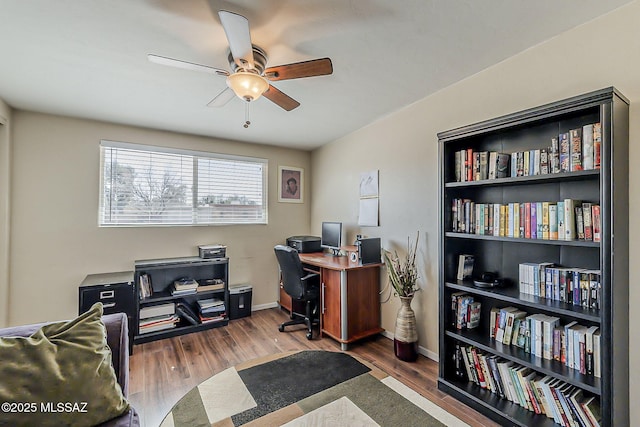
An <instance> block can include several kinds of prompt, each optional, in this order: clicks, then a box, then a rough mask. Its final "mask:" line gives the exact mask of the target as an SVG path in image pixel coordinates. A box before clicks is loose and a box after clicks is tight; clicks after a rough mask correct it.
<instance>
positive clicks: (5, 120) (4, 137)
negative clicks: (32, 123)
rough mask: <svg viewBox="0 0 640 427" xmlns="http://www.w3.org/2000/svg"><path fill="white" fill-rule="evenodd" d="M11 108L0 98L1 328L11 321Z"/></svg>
mask: <svg viewBox="0 0 640 427" xmlns="http://www.w3.org/2000/svg"><path fill="white" fill-rule="evenodd" d="M10 123H11V109H10V108H9V106H8V105H7V104H6V103H5V102H4V101H2V100H1V99H0V328H1V327H3V326H6V325H7V324H8V322H9V241H10V233H9V224H10V217H9V201H10V191H9V189H10V182H11V181H10V179H11V167H10V166H11V132H10V130H9V129H10Z"/></svg>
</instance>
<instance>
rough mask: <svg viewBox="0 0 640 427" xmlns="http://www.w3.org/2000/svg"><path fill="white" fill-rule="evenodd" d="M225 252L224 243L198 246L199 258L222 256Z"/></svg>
mask: <svg viewBox="0 0 640 427" xmlns="http://www.w3.org/2000/svg"><path fill="white" fill-rule="evenodd" d="M226 254H227V247H226V246H224V245H202V246H198V255H199V256H200V258H224V257H225V256H226Z"/></svg>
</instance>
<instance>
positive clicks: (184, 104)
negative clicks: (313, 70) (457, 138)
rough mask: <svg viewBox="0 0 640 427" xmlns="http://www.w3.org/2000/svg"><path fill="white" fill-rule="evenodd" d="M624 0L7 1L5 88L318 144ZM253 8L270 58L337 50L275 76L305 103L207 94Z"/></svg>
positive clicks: (18, 95) (6, 93)
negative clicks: (240, 19)
mask: <svg viewBox="0 0 640 427" xmlns="http://www.w3.org/2000/svg"><path fill="white" fill-rule="evenodd" d="M625 3H629V1H628V0H608V1H606V2H603V1H601V0H563V1H557V0H537V1H531V0H486V1H477V0H431V1H429V0H403V1H388V0H350V1H348V0H297V1H296V0H253V1H249V0H235V1H233V0H229V1H218V0H210V1H207V0H180V1H177V0H56V1H53V0H0V58H1V60H0V98H1V99H3V100H5V101H6V102H7V103H8V104H9V105H11V106H12V107H15V108H18V109H25V110H31V111H39V112H46V113H54V114H61V115H68V116H74V117H82V118H89V119H97V120H105V121H109V122H115V123H123V124H131V125H137V126H144V127H150V128H156V129H163V130H170V131H176V132H185V133H192V134H197V135H206V136H212V137H218V138H223V139H231V140H239V141H249V142H256V143H265V144H275V145H281V146H289V147H296V148H303V149H313V148H315V147H318V146H320V145H322V144H325V143H327V142H330V141H333V140H335V139H337V138H340V137H341V136H343V135H345V134H348V133H350V132H353V131H354V130H356V129H358V128H361V127H362V126H365V125H367V124H368V123H371V122H373V121H375V120H377V119H379V118H381V117H384V116H386V115H388V114H390V113H392V112H394V111H397V110H399V109H401V108H403V107H404V106H406V105H409V104H411V103H413V102H416V101H418V100H419V99H421V98H424V97H425V96H428V95H429V94H431V93H434V92H436V91H438V90H439V89H442V88H444V87H446V86H448V85H450V84H452V83H454V82H456V81H459V80H461V79H464V78H465V77H468V76H470V75H473V74H475V73H477V72H479V71H481V70H483V69H485V68H487V67H489V66H491V65H493V64H496V63H498V62H500V61H502V60H504V59H506V58H508V57H510V56H513V55H515V54H517V53H518V52H521V51H523V50H525V49H527V48H529V47H531V46H534V45H536V44H539V43H541V42H543V41H545V40H548V39H549V38H551V37H554V36H555V35H557V34H560V33H562V32H564V31H567V30H569V29H571V28H573V27H575V26H577V25H580V24H582V23H584V22H587V21H589V20H592V19H594V18H596V17H597V16H599V15H602V14H604V13H606V12H608V11H611V10H613V9H615V8H617V7H619V6H621V5H623V4H625ZM221 9H224V10H229V11H232V12H236V13H239V14H242V15H244V16H246V17H247V18H248V20H249V24H250V27H251V36H252V42H253V43H254V44H256V45H258V46H260V47H262V48H263V49H264V50H265V51H266V52H267V54H268V56H269V60H268V64H267V65H268V66H269V65H271V66H273V65H280V64H287V63H291V62H297V61H305V60H309V59H315V58H322V57H330V58H331V59H332V61H333V69H334V72H333V74H332V75H330V76H322V77H311V78H305V79H296V80H288V81H280V82H274V83H273V84H274V86H276V87H277V88H278V89H280V90H281V91H283V92H285V93H286V94H287V95H289V96H291V97H292V98H294V99H296V100H297V101H299V102H300V104H301V106H300V107H298V108H297V109H295V110H293V111H290V112H287V111H284V110H283V109H281V108H280V107H278V106H277V105H275V104H273V103H272V102H270V101H269V100H267V99H265V98H261V99H259V100H257V101H256V102H254V103H252V104H251V108H250V118H251V122H252V124H251V126H250V127H249V128H248V129H245V128H244V127H243V126H242V124H243V122H244V119H245V109H244V105H243V102H242V101H240V100H239V99H233V100H232V101H231V102H230V103H229V104H227V105H226V106H224V107H222V108H210V107H207V103H208V102H209V101H211V99H213V98H214V96H215V95H216V94H218V93H219V92H220V91H222V90H223V89H224V88H225V87H226V84H225V79H224V77H220V76H215V75H210V74H205V73H198V72H194V71H189V70H184V69H177V68H171V67H166V66H161V65H158V64H154V63H151V62H149V61H148V60H147V54H148V53H154V54H158V55H162V56H168V57H172V58H176V59H181V60H185V61H189V62H195V63H199V64H204V65H209V66H213V67H217V68H223V69H229V64H228V62H227V55H228V44H227V39H226V37H225V34H224V30H223V28H222V26H221V25H220V20H219V18H218V14H217V11H218V10H221Z"/></svg>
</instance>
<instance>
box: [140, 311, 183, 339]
mask: <svg viewBox="0 0 640 427" xmlns="http://www.w3.org/2000/svg"><path fill="white" fill-rule="evenodd" d="M179 321H180V318H179V317H178V316H176V315H175V314H167V315H163V316H155V317H149V318H147V319H140V322H139V324H138V333H140V334H147V333H149V332H156V331H163V330H165V329H171V328H175V327H176V324H177V323H178V322H179Z"/></svg>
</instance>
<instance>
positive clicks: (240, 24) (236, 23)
mask: <svg viewBox="0 0 640 427" xmlns="http://www.w3.org/2000/svg"><path fill="white" fill-rule="evenodd" d="M218 15H219V16H220V22H222V27H223V28H224V32H225V34H226V35H227V40H228V41H229V49H230V50H231V55H233V60H234V61H235V63H236V64H237V65H238V66H239V67H241V68H254V63H253V47H252V45H251V34H250V33H249V21H248V20H247V18H245V17H244V16H242V15H238V14H237V13H233V12H227V11H226V10H221V11H219V12H218Z"/></svg>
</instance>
